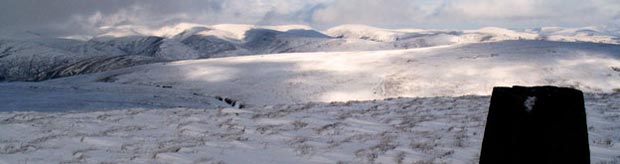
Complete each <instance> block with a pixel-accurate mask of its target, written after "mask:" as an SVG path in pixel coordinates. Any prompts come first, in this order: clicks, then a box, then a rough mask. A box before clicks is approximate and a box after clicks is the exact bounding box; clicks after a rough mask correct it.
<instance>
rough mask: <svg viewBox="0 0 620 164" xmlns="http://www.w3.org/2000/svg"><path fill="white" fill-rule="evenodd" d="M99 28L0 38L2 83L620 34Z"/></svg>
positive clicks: (599, 39) (614, 40)
mask: <svg viewBox="0 0 620 164" xmlns="http://www.w3.org/2000/svg"><path fill="white" fill-rule="evenodd" d="M102 29H103V30H102V31H103V32H102V33H100V34H97V35H96V36H91V37H90V39H87V40H79V39H66V38H49V37H44V36H42V35H40V34H35V33H28V32H27V33H22V34H13V35H6V34H4V35H2V36H0V81H41V80H47V79H53V78H59V77H66V76H72V75H77V74H85V73H93V72H101V71H107V70H112V69H118V68H125V67H130V66H135V65H141V64H148V63H154V62H163V61H174V60H187V59H204V58H215V57H229V56H244V55H255V54H273V53H290V52H321V51H368V50H391V49H409V48H419V47H432V46H441V45H452V44H468V43H482V42H496V41H504V40H550V41H567V42H595V43H606V44H620V39H619V38H618V35H615V36H614V35H613V34H614V33H613V32H611V31H609V30H605V29H600V28H594V27H588V28H574V29H567V28H560V27H549V28H538V29H531V30H523V31H514V30H509V29H503V28H495V27H493V28H482V29H479V30H422V29H382V28H376V27H370V26H364V25H342V26H337V27H333V28H330V29H327V30H325V31H323V32H321V31H318V30H314V29H312V28H311V27H309V26H303V25H285V26H254V25H239V24H222V25H214V26H205V25H199V24H190V23H181V24H177V25H174V26H167V27H163V28H159V29H149V28H144V27H136V26H119V27H105V28H102ZM616 34H617V33H616ZM20 36H24V37H20ZM69 38H72V37H69ZM74 38H75V37H74Z"/></svg>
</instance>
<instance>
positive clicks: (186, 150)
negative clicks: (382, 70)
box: [0, 93, 620, 164]
mask: <svg viewBox="0 0 620 164" xmlns="http://www.w3.org/2000/svg"><path fill="white" fill-rule="evenodd" d="M488 102H489V97H488V96H464V97H434V98H397V99H387V100H375V101H349V102H339V103H303V104H288V105H268V106H256V107H251V108H244V109H234V108H204V109H195V108H193V109H188V108H171V109H165V110H149V109H144V108H133V109H124V110H114V111H96V112H61V113H55V112H54V113H38V112H8V113H1V114H0V132H1V133H0V138H1V139H0V163H6V164H13V163H477V158H478V156H479V152H480V147H481V141H482V134H483V132H484V124H485V121H486V114H487V111H488V105H489V104H488ZM585 102H586V108H587V121H588V132H589V140H590V151H591V159H592V163H610V164H611V163H618V162H620V154H619V152H620V133H618V131H619V130H620V124H618V122H619V121H620V94H618V93H616V94H587V95H586V101H585Z"/></svg>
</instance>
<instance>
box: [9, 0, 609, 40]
mask: <svg viewBox="0 0 620 164" xmlns="http://www.w3.org/2000/svg"><path fill="white" fill-rule="evenodd" d="M619 19H620V1H617V0H588V1H583V0H545V1H540V0H513V1H499V0H226V1H222V0H174V1H171V0H54V1H49V0H44V1H41V0H3V1H1V2H0V22H1V23H0V30H30V31H36V32H41V33H49V34H52V35H67V34H75V33H78V34H91V33H96V32H97V30H98V28H99V27H103V26H116V25H127V24H134V25H141V26H147V27H161V26H164V25H170V24H174V23H180V22H192V23H201V24H222V23H243V24H261V25H275V24H306V25H311V26H314V27H318V28H327V27H331V26H335V25H340V24H366V25H372V26H381V27H393V28H397V27H410V28H479V27H484V26H499V27H508V28H511V27H513V28H524V27H539V26H571V27H574V26H591V25H605V24H614V23H616V24H618V23H617V22H618V20H619Z"/></svg>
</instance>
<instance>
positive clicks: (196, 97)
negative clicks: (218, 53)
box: [0, 79, 230, 112]
mask: <svg viewBox="0 0 620 164" xmlns="http://www.w3.org/2000/svg"><path fill="white" fill-rule="evenodd" d="M104 80H106V79H101V81H104ZM0 89H1V90H2V92H0V97H2V99H0V104H2V105H0V112H10V111H36V112H69V111H80V112H84V111H101V110H119V109H128V108H146V109H169V108H219V107H230V105H228V104H226V103H224V102H222V101H220V100H218V99H217V98H216V97H214V96H211V95H204V94H198V93H194V92H191V91H184V90H175V89H172V88H168V87H166V88H164V87H163V86H153V87H145V86H131V85H118V84H111V83H88V84H78V85H76V84H59V85H47V84H45V83H22V82H14V83H0Z"/></svg>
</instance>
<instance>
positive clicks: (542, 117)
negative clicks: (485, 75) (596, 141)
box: [480, 86, 590, 164]
mask: <svg viewBox="0 0 620 164" xmlns="http://www.w3.org/2000/svg"><path fill="white" fill-rule="evenodd" d="M480 163H481V164H498V163H501V164H512V163H514V164H535V163H545V164H547V163H548V164H555V163H575V164H581V163H583V164H588V163H590V150H589V146H588V131H587V125H586V113H585V107H584V99H583V93H582V92H581V91H579V90H576V89H571V88H559V87H551V86H543V87H519V86H514V87H512V88H509V87H495V88H494V89H493V95H492V97H491V105H490V106H489V114H488V117H487V123H486V128H485V131H484V139H483V141H482V150H481V153H480Z"/></svg>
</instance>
